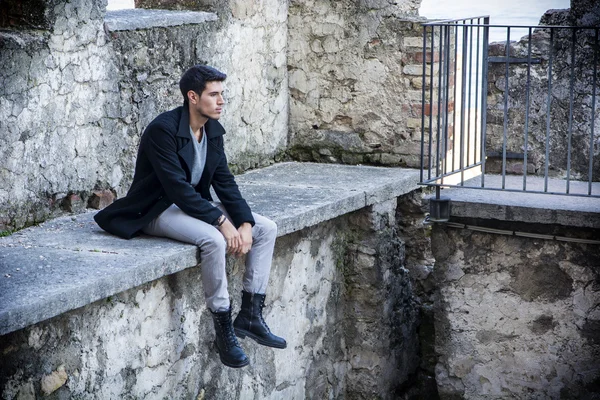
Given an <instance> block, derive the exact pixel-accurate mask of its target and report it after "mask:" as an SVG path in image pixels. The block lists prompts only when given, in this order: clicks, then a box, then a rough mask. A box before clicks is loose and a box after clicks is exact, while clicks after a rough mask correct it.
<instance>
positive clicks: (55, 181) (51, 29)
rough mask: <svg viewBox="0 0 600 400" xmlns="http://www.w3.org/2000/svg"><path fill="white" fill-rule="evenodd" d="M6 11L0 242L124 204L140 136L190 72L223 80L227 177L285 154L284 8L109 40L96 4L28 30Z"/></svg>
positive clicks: (55, 12) (124, 33)
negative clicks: (12, 232) (13, 232)
mask: <svg viewBox="0 0 600 400" xmlns="http://www.w3.org/2000/svg"><path fill="white" fill-rule="evenodd" d="M10 4H12V3H10ZM10 4H8V3H3V8H1V9H0V15H1V16H2V21H3V22H2V24H3V26H4V27H8V28H9V29H7V30H5V31H3V32H1V33H0V70H2V71H3V72H2V74H1V75H0V231H4V230H9V229H18V228H21V227H23V226H27V225H31V224H34V223H36V222H40V221H43V220H44V219H46V218H48V217H50V216H55V215H57V214H60V213H62V212H65V211H69V212H77V211H81V210H82V209H84V208H85V207H86V206H88V205H90V206H96V207H101V206H103V205H106V204H107V203H108V202H110V201H112V199H113V198H114V196H115V195H116V196H121V195H123V194H124V193H125V191H126V190H127V189H128V187H129V183H130V182H131V178H132V175H133V166H134V160H135V155H136V151H137V143H138V139H139V136H140V134H141V132H142V131H143V129H144V127H145V126H146V125H147V124H148V122H149V121H151V120H152V118H154V117H155V116H156V115H157V114H158V113H160V112H162V111H166V110H168V109H171V108H174V107H176V106H178V105H180V104H181V103H182V98H181V94H180V93H179V90H178V85H177V83H178V80H179V77H180V75H181V73H182V72H183V71H184V70H185V69H187V68H188V67H189V66H191V65H194V64H198V63H208V64H211V65H214V66H215V67H217V68H219V69H221V70H223V71H224V72H226V73H227V74H228V75H229V79H228V81H227V85H226V89H227V92H228V94H227V101H228V104H227V107H226V111H225V113H224V116H223V118H222V122H223V124H224V126H225V128H226V129H227V130H228V132H229V134H228V135H227V136H226V146H227V148H228V156H229V161H230V163H231V165H232V169H233V170H234V171H236V172H240V171H242V170H246V169H249V168H254V167H256V166H262V165H268V164H269V163H272V162H273V161H274V160H275V159H278V157H279V154H280V153H281V152H282V151H283V150H284V149H285V147H286V144H287V118H288V105H287V97H288V94H287V93H288V89H287V68H286V64H285V57H286V56H285V47H286V39H287V36H286V19H287V6H286V4H285V2H284V3H281V2H277V1H272V2H269V3H265V4H262V5H261V7H259V8H258V7H257V8H252V7H249V8H248V9H246V11H247V13H246V14H243V13H242V14H240V15H237V16H236V17H237V19H236V18H234V17H231V19H230V20H227V19H224V20H219V21H215V22H203V20H202V18H201V17H198V21H199V23H197V24H192V25H189V24H188V25H182V26H174V27H173V26H171V27H168V28H166V27H161V26H154V27H148V28H147V29H137V30H116V31H110V32H107V31H106V30H105V26H104V18H105V7H106V1H104V0H76V1H70V2H67V1H58V0H56V1H47V2H44V4H43V5H41V6H40V7H42V8H43V9H44V10H45V12H43V13H41V14H40V15H37V16H36V15H32V16H31V19H32V20H31V23H28V21H27V20H23V19H22V18H21V19H20V18H18V15H19V13H18V12H17V11H19V12H21V13H22V14H27V13H26V12H24V11H23V10H20V9H19V7H17V6H14V7H13V8H14V9H11V8H10ZM15 7H16V8H15ZM15 10H16V11H15ZM27 15H29V14H27ZM227 15H229V14H227ZM11 16H12V17H11ZM9 17H10V18H9ZM131 18H133V19H135V18H136V17H135V15H134V16H132V17H131ZM139 19H140V18H138V20H139ZM7 21H8V22H7ZM15 21H21V22H20V23H17V22H15ZM40 21H41V22H40ZM228 21H234V22H228ZM267 26H268V27H269V29H266V27H267ZM32 27H34V28H38V29H36V30H33V29H32ZM39 28H43V29H42V30H40V29H39Z"/></svg>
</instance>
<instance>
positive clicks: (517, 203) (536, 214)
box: [442, 175, 600, 229]
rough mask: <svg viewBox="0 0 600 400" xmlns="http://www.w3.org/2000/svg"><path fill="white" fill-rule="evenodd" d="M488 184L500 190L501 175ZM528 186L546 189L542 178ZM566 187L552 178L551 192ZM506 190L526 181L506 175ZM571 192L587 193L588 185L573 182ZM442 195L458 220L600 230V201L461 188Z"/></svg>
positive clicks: (597, 189) (596, 189) (599, 188)
mask: <svg viewBox="0 0 600 400" xmlns="http://www.w3.org/2000/svg"><path fill="white" fill-rule="evenodd" d="M485 183H486V187H490V188H500V187H501V176H497V175H486V180H485ZM479 184H480V178H473V179H471V180H470V181H467V182H465V186H466V187H475V186H477V185H479ZM527 185H528V186H527V187H528V188H530V189H532V190H543V178H538V177H530V178H528V184H527ZM565 185H566V181H564V180H561V179H549V180H548V191H549V192H556V193H559V192H561V191H562V192H564V191H565ZM505 187H506V188H510V189H515V190H519V189H521V188H522V187H523V178H522V177H521V176H511V175H507V176H506V180H505ZM571 193H581V194H584V193H587V184H586V183H583V182H574V181H572V182H571ZM592 193H593V194H596V195H597V194H598V193H600V183H598V182H595V183H593V186H592ZM442 196H444V197H448V198H450V200H451V202H452V206H451V207H452V208H451V215H452V216H455V217H469V218H482V219H495V220H500V221H511V222H526V223H535V224H557V225H564V226H571V227H581V228H594V229H600V199H599V198H592V197H579V196H567V195H548V194H542V193H520V192H506V191H499V190H480V189H460V188H448V189H443V190H442Z"/></svg>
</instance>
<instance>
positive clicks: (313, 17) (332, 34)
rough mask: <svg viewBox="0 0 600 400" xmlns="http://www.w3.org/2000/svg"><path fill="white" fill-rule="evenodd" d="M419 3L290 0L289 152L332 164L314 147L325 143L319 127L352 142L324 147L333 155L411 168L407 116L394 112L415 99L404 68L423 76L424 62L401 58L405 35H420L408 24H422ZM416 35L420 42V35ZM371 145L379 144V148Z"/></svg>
mask: <svg viewBox="0 0 600 400" xmlns="http://www.w3.org/2000/svg"><path fill="white" fill-rule="evenodd" d="M375 3H376V5H375ZM417 8H418V3H417V2H416V1H412V0H410V1H404V2H379V1H377V2H358V3H357V2H354V1H347V0H344V1H338V2H318V6H317V5H316V4H315V5H313V3H312V2H308V1H294V2H292V3H290V7H289V14H290V17H289V23H288V29H289V35H288V38H289V39H288V40H289V43H288V48H289V50H288V68H289V69H290V87H291V88H292V90H291V91H290V96H291V101H290V127H289V128H290V146H291V154H293V155H294V156H299V157H302V159H305V160H314V161H320V162H331V161H330V160H327V159H326V158H325V157H323V156H322V155H321V153H320V152H319V151H320V150H321V149H322V148H323V147H324V143H322V142H320V138H321V137H323V136H325V135H328V134H327V133H326V134H323V133H322V132H321V131H323V132H328V133H329V132H335V133H336V135H338V136H339V138H338V139H337V140H336V141H337V142H338V143H342V142H350V141H351V142H352V145H351V146H344V147H343V149H342V151H338V149H337V146H336V144H333V143H331V144H328V145H330V146H331V152H332V153H333V154H334V155H335V159H336V160H339V161H342V162H344V163H359V162H369V163H373V164H383V165H395V166H399V165H400V166H416V164H414V163H413V161H412V160H413V158H406V157H404V155H406V154H407V152H406V151H405V144H406V140H405V139H406V138H407V137H408V136H409V134H408V132H407V127H406V117H407V116H406V115H404V114H402V113H400V112H399V109H400V105H401V104H406V103H410V102H411V101H413V99H412V98H409V97H408V95H407V93H406V90H407V89H408V88H409V87H410V80H408V79H404V78H403V69H404V70H405V72H408V73H414V74H415V75H419V76H420V75H421V73H422V67H420V66H416V65H415V64H414V63H413V64H411V65H407V66H404V64H403V62H402V60H403V57H404V55H403V46H404V45H405V43H404V42H406V38H405V37H403V36H404V35H410V36H417V35H419V32H420V31H419V30H417V31H415V30H414V26H413V23H418V22H419V21H421V20H420V19H419V18H418V17H417ZM399 10H403V12H400V11H399ZM333 21H335V23H334V22H333ZM414 39H418V41H419V43H420V44H419V46H421V47H422V38H414ZM398 49H400V51H398ZM415 68H416V69H415ZM420 102H421V98H420V97H419V99H418V103H420ZM315 130H316V131H317V132H315ZM344 136H346V137H348V138H349V140H344V139H342V138H343V137H344ZM372 143H379V149H378V150H377V151H375V150H373V148H372V147H370V145H371V144H372ZM313 150H315V151H313ZM300 151H302V155H298V153H299V152H300Z"/></svg>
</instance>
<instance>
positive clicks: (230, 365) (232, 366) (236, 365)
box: [219, 357, 250, 368]
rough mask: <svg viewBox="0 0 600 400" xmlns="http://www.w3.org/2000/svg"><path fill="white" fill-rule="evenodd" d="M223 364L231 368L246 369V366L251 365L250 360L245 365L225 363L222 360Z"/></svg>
mask: <svg viewBox="0 0 600 400" xmlns="http://www.w3.org/2000/svg"><path fill="white" fill-rule="evenodd" d="M219 358H221V357H219ZM221 362H222V363H223V365H225V366H227V367H229V368H242V367H245V366H246V365H248V364H250V360H246V362H245V363H243V364H231V363H227V362H225V360H223V359H222V358H221Z"/></svg>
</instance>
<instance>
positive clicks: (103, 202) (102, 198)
mask: <svg viewBox="0 0 600 400" xmlns="http://www.w3.org/2000/svg"><path fill="white" fill-rule="evenodd" d="M113 201H115V195H114V193H113V192H111V191H110V190H94V191H93V192H92V195H91V196H90V199H89V200H88V207H89V208H95V209H96V210H101V209H103V208H104V207H106V206H108V205H110V204H111V203H112V202H113Z"/></svg>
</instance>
